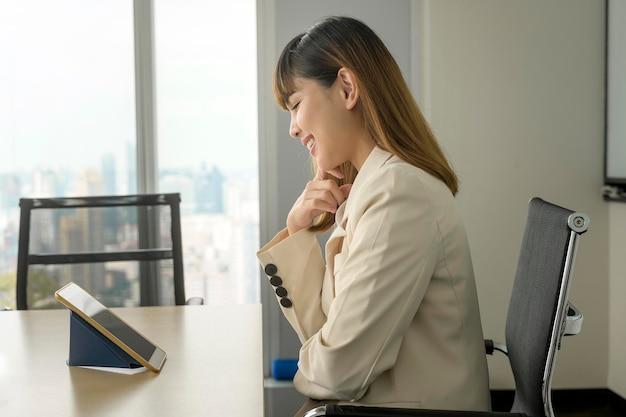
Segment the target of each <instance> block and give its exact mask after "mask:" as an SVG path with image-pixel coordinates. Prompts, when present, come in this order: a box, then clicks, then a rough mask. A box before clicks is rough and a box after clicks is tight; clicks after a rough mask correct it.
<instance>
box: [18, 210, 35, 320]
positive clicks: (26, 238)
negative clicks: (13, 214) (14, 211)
mask: <svg viewBox="0 0 626 417" xmlns="http://www.w3.org/2000/svg"><path fill="white" fill-rule="evenodd" d="M19 204H20V232H19V241H18V257H17V278H16V282H15V301H16V306H17V309H18V310H27V309H28V301H27V294H26V288H27V282H26V281H27V279H26V278H27V276H28V248H29V245H30V211H31V210H32V208H33V201H32V200H29V199H24V198H20V203H19Z"/></svg>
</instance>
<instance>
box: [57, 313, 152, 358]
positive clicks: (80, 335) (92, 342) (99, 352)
mask: <svg viewBox="0 0 626 417" xmlns="http://www.w3.org/2000/svg"><path fill="white" fill-rule="evenodd" d="M70 313H71V314H70V356H69V358H68V360H67V364H68V365H71V366H108V367H113V368H140V367H141V366H142V365H141V364H140V363H139V362H138V361H137V360H135V359H134V358H133V357H132V356H130V355H129V354H128V353H126V352H124V350H123V349H122V348H121V347H119V346H118V345H116V344H115V343H113V342H112V341H111V340H110V339H109V338H107V337H106V336H105V335H103V334H102V333H100V331H99V330H98V329H96V328H95V327H93V326H92V325H91V324H89V323H87V321H85V319H83V318H82V317H80V316H79V315H78V314H76V313H74V312H73V311H71V312H70Z"/></svg>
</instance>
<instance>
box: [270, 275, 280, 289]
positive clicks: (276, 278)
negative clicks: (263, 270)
mask: <svg viewBox="0 0 626 417" xmlns="http://www.w3.org/2000/svg"><path fill="white" fill-rule="evenodd" d="M270 284H272V285H273V286H274V287H278V286H280V285H283V280H282V278H281V277H279V276H278V275H273V276H272V277H271V278H270Z"/></svg>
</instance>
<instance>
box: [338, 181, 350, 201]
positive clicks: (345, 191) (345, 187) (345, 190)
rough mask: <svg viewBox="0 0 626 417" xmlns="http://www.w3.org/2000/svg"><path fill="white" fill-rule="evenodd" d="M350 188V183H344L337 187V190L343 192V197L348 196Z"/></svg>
mask: <svg viewBox="0 0 626 417" xmlns="http://www.w3.org/2000/svg"><path fill="white" fill-rule="evenodd" d="M351 190H352V184H344V185H342V186H341V187H339V191H341V194H343V197H344V199H345V198H348V195H350V191H351Z"/></svg>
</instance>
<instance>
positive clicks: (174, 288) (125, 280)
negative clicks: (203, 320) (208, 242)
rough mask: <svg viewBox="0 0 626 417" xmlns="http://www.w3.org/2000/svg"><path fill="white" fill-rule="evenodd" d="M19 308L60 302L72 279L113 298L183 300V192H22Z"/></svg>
mask: <svg viewBox="0 0 626 417" xmlns="http://www.w3.org/2000/svg"><path fill="white" fill-rule="evenodd" d="M19 204H20V232H19V246H18V261H17V282H16V302H17V309H18V310H26V309H28V308H61V307H62V306H61V305H60V304H58V303H57V302H56V301H55V300H54V291H55V290H57V289H59V288H60V287H61V286H62V285H64V284H66V283H67V282H69V281H75V282H76V283H78V284H79V285H81V286H82V287H83V288H85V289H87V290H88V291H90V292H91V293H92V294H93V295H94V296H96V297H97V298H99V299H100V301H102V302H103V303H104V304H106V305H108V306H111V307H115V306H129V305H130V306H132V305H168V304H176V305H181V304H202V299H201V298H198V297H194V298H193V299H191V300H189V301H186V300H185V283H184V272H183V253H182V238H181V227H180V194H178V193H171V194H143V195H124V196H97V197H68V198H21V199H20V202H19Z"/></svg>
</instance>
